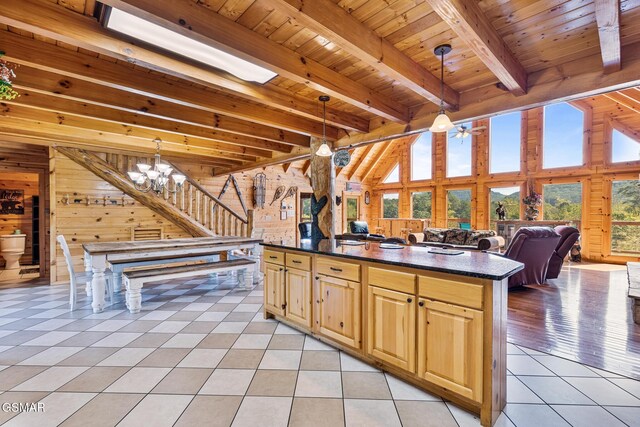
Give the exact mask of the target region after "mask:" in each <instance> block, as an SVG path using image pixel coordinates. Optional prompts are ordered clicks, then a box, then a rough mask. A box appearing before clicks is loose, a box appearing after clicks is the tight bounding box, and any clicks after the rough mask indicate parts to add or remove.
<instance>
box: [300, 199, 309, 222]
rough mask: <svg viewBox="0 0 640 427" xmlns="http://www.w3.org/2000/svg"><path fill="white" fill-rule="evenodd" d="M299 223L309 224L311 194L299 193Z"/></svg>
mask: <svg viewBox="0 0 640 427" xmlns="http://www.w3.org/2000/svg"><path fill="white" fill-rule="evenodd" d="M300 222H311V193H300Z"/></svg>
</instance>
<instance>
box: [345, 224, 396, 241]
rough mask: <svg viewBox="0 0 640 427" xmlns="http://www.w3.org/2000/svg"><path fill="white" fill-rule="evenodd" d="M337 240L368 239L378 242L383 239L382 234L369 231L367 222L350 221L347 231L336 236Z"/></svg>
mask: <svg viewBox="0 0 640 427" xmlns="http://www.w3.org/2000/svg"><path fill="white" fill-rule="evenodd" d="M336 239H338V240H369V241H374V242H379V241H382V240H384V239H385V236H384V235H382V234H372V233H369V224H367V222H366V221H351V222H350V223H349V233H344V234H341V235H338V236H336Z"/></svg>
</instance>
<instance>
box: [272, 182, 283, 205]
mask: <svg viewBox="0 0 640 427" xmlns="http://www.w3.org/2000/svg"><path fill="white" fill-rule="evenodd" d="M284 189H285V186H284V185H281V186H279V187H278V188H276V192H275V193H273V200H271V203H269V206H273V204H274V203H275V201H276V200H278V199H279V198H280V196H282V194H283V193H284Z"/></svg>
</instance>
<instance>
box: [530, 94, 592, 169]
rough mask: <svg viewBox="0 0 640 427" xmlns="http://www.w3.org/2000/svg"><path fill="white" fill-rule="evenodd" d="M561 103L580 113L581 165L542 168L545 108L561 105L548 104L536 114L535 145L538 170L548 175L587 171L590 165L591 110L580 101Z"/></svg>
mask: <svg viewBox="0 0 640 427" xmlns="http://www.w3.org/2000/svg"><path fill="white" fill-rule="evenodd" d="M562 103H564V104H568V105H569V106H571V107H573V108H575V109H576V110H579V111H581V112H582V164H580V165H575V166H558V167H554V168H545V167H544V131H545V128H546V125H545V121H544V116H545V108H546V107H549V106H551V105H556V104H561V102H557V103H554V104H548V105H545V106H543V107H540V111H539V112H538V114H539V116H538V122H539V123H540V130H539V132H538V141H537V144H538V148H539V155H538V170H539V171H541V172H543V173H546V174H549V175H554V174H558V173H559V172H561V171H564V170H568V171H575V170H581V169H587V168H589V166H590V165H591V150H589V146H590V144H589V139H590V138H591V125H592V122H593V120H592V119H593V112H592V108H591V107H590V106H589V105H586V104H583V103H582V102H581V101H565V102H562Z"/></svg>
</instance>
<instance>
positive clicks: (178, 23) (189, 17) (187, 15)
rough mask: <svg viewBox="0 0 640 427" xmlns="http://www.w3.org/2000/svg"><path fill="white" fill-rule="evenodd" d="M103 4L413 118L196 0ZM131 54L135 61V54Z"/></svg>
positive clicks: (392, 115)
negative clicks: (195, 0)
mask: <svg viewBox="0 0 640 427" xmlns="http://www.w3.org/2000/svg"><path fill="white" fill-rule="evenodd" d="M9 1H11V2H13V1H16V0H9ZM28 1H31V0H28ZM103 3H105V4H108V5H110V6H113V7H116V8H118V9H120V10H123V11H125V12H128V13H130V14H133V15H136V16H138V17H140V18H143V19H146V20H148V21H151V22H154V23H156V24H158V25H162V26H163V27H166V28H169V29H171V30H172V31H175V32H178V33H180V34H183V35H185V36H187V37H189V38H192V39H194V40H198V41H200V42H202V43H205V44H207V45H210V46H213V47H215V48H217V49H221V50H223V51H225V52H227V53H229V54H232V55H235V56H238V57H241V58H243V59H245V60H248V61H251V62H253V63H256V64H259V65H261V66H264V67H266V68H268V69H271V70H273V71H274V72H277V73H278V74H279V75H281V76H283V77H285V78H288V79H291V80H293V81H296V82H298V83H303V84H305V85H306V86H308V87H310V88H313V89H315V90H318V91H320V92H323V93H326V94H327V95H331V96H333V97H335V98H337V99H341V100H342V101H344V102H346V103H349V104H351V105H354V106H356V107H358V108H361V109H363V110H365V111H369V112H371V113H373V114H376V115H379V116H382V117H385V118H387V119H389V120H394V121H399V122H407V121H408V120H409V112H408V109H407V108H406V107H405V106H403V105H402V104H399V103H398V102H396V101H394V100H392V99H391V98H388V97H386V96H383V95H381V94H379V93H377V92H375V91H374V90H372V89H370V88H368V87H366V86H364V85H362V84H361V83H359V82H356V81H354V80H351V79H350V78H348V77H346V76H344V75H342V74H340V73H338V72H336V71H334V70H332V69H330V68H328V67H325V66H323V65H321V64H320V63H318V62H316V61H314V60H312V59H311V58H307V57H301V56H300V55H298V54H297V53H296V52H294V51H292V50H290V49H289V48H287V47H286V46H283V45H281V44H279V43H277V42H274V41H272V40H270V39H268V38H267V37H264V36H263V35H262V34H259V33H257V32H254V31H252V30H250V29H248V28H246V27H244V26H242V25H240V24H238V23H236V22H234V21H233V20H231V19H228V18H226V17H224V16H222V15H220V14H218V13H216V12H215V11H214V10H212V9H210V8H208V7H205V6H203V5H201V4H199V3H196V2H194V1H192V0H173V1H171V2H169V3H167V2H162V3H160V2H158V1H156V0H104V1H103ZM4 9H5V6H4V5H3V10H4ZM3 13H4V12H3ZM58 26H59V25H56V27H58ZM129 56H130V57H131V58H135V57H136V53H135V51H134V52H132V54H131V55H129ZM140 59H141V60H142V58H140Z"/></svg>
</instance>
